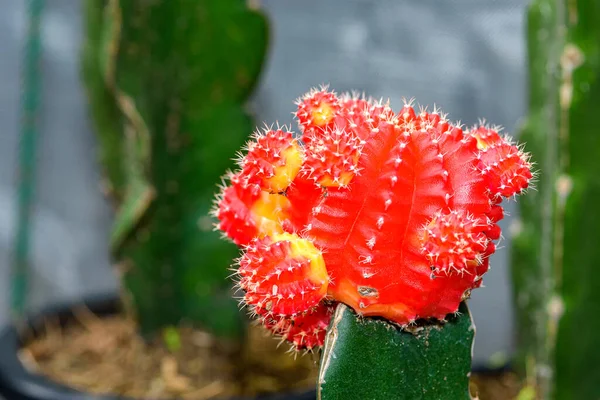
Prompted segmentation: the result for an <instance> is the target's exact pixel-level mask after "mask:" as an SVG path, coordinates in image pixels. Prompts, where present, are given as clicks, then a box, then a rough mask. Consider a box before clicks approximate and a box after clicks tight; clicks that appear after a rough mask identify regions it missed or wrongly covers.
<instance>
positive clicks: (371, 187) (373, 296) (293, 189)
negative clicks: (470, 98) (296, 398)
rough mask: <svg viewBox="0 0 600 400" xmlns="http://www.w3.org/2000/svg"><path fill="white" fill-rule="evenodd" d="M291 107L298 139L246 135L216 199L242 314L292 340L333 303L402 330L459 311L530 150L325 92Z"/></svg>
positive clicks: (490, 249)
mask: <svg viewBox="0 0 600 400" xmlns="http://www.w3.org/2000/svg"><path fill="white" fill-rule="evenodd" d="M296 116H297V119H298V122H299V125H300V128H301V131H302V134H303V135H302V139H301V141H295V140H294V139H293V136H292V134H291V133H290V132H282V131H272V132H269V133H267V134H266V135H265V136H261V137H258V138H256V144H254V145H252V144H251V145H249V146H248V155H247V156H245V158H244V159H243V160H242V163H241V167H242V171H240V172H239V173H238V174H236V175H234V176H233V177H232V179H231V187H230V188H227V189H226V190H225V192H224V195H223V196H222V197H221V199H220V201H219V210H218V212H217V217H218V218H219V220H220V223H219V225H218V226H219V228H221V229H222V230H224V231H225V233H226V234H227V235H228V236H230V237H234V241H236V243H238V244H242V245H248V246H247V248H246V249H245V254H244V256H242V258H241V262H240V267H239V275H240V282H239V284H240V286H241V288H242V289H243V290H244V292H245V295H244V296H245V297H244V301H245V302H246V303H247V304H248V305H249V306H250V308H251V309H252V311H253V312H254V313H255V314H256V315H258V316H259V318H260V320H261V321H262V323H263V324H264V325H265V326H267V328H269V329H271V330H272V331H273V332H274V333H276V334H278V335H280V336H282V337H283V338H284V339H286V340H288V341H291V342H292V343H294V346H295V347H296V348H298V349H300V348H313V347H315V346H319V345H321V344H322V343H323V338H324V334H325V329H326V326H327V323H328V322H329V318H330V316H331V310H332V308H333V307H334V306H335V304H336V302H342V303H345V304H347V305H349V306H350V307H352V308H353V309H354V310H355V311H356V312H357V313H359V314H361V315H365V316H378V317H384V318H386V319H388V320H390V321H392V322H395V323H397V324H400V325H404V324H409V323H411V322H414V321H415V320H416V319H418V318H438V319H443V318H445V316H446V315H447V314H449V313H453V312H456V311H457V309H458V306H459V304H460V302H461V301H463V300H464V299H465V298H467V297H468V296H469V295H470V293H471V290H472V289H474V288H477V287H479V286H480V285H481V283H482V276H483V275H484V274H485V273H486V272H487V270H488V269H489V257H490V256H491V255H492V254H493V253H494V251H495V250H496V247H495V244H494V242H493V241H494V240H497V239H499V238H500V237H501V231H500V227H499V225H498V222H499V221H500V220H501V219H502V218H503V216H504V215H503V210H502V207H501V201H502V197H508V196H512V195H515V194H519V193H520V192H521V191H522V190H523V189H525V188H526V187H527V186H528V185H529V182H530V180H531V178H532V173H531V170H530V169H531V164H530V163H529V161H528V156H527V155H526V154H525V153H523V151H522V150H521V149H520V148H518V147H517V146H514V145H513V144H511V143H510V142H509V141H508V140H507V139H505V138H502V137H500V135H498V133H497V131H496V130H493V129H489V128H485V127H482V128H477V129H474V130H471V131H468V132H464V131H463V130H462V129H461V128H460V127H458V126H456V125H453V124H452V123H451V122H449V121H448V120H447V119H446V116H445V115H444V114H442V113H440V112H438V111H433V112H427V111H425V110H420V111H419V112H415V109H414V108H413V107H412V106H411V105H410V104H405V105H404V107H403V108H401V109H400V111H399V112H398V113H394V112H393V111H392V109H391V108H390V106H389V105H388V104H387V103H382V102H376V101H373V100H371V99H365V98H363V97H358V96H350V95H346V94H344V95H341V96H340V97H338V96H336V95H335V93H333V92H327V91H326V90H324V89H323V90H320V91H311V92H310V93H308V94H307V95H306V96H304V97H303V98H302V99H301V100H300V102H299V104H298V111H297V113H296ZM301 146H302V147H301ZM266 148H269V149H274V150H269V151H267V150H266Z"/></svg>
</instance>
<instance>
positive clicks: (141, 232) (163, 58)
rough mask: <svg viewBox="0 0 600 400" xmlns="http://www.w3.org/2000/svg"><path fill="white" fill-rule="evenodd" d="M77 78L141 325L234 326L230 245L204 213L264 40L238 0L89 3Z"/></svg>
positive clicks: (240, 128) (223, 329) (240, 122)
mask: <svg viewBox="0 0 600 400" xmlns="http://www.w3.org/2000/svg"><path fill="white" fill-rule="evenodd" d="M86 24H87V38H86V43H85V47H84V78H85V82H86V85H87V88H88V91H89V98H90V103H91V109H92V114H93V118H94V122H95V124H96V131H97V133H98V137H99V141H100V159H101V162H102V165H103V167H104V170H105V173H106V181H105V185H104V186H105V188H106V189H107V191H108V192H109V193H110V195H111V197H112V198H113V199H114V201H115V203H116V208H117V217H116V222H115V225H114V229H113V232H112V236H111V246H112V251H113V254H114V257H115V259H116V261H117V262H118V264H119V267H120V271H121V274H122V277H123V284H124V287H125V289H126V292H127V293H128V297H129V298H130V300H131V305H132V306H133V309H134V310H135V313H136V315H137V317H138V318H139V322H140V324H141V328H142V331H143V332H145V333H150V332H153V331H154V330H156V329H158V328H161V327H164V326H167V325H170V324H176V323H178V322H179V321H180V320H182V319H189V320H193V321H196V322H200V323H202V324H203V325H204V326H207V327H209V328H212V329H213V331H215V332H216V333H218V334H221V335H234V334H237V333H239V332H240V328H241V326H242V325H241V323H240V322H241V320H240V317H239V312H238V310H237V306H236V304H235V302H234V301H233V300H232V299H231V293H230V291H229V282H228V280H227V279H226V277H227V275H228V274H229V272H228V267H229V265H230V263H231V259H232V258H235V256H236V255H237V250H236V248H235V246H234V245H232V244H230V243H226V242H224V241H222V240H220V239H219V234H218V233H216V232H213V226H212V220H211V219H210V218H209V217H208V216H207V215H208V211H209V209H210V207H211V203H212V196H213V192H214V188H215V185H216V184H217V183H218V181H219V178H220V175H221V174H222V171H223V170H224V169H226V168H228V167H229V166H230V163H231V157H232V155H233V153H234V152H235V150H236V149H237V148H239V147H240V145H241V144H242V143H243V142H244V141H245V140H246V138H247V136H248V135H249V133H250V132H251V131H252V129H253V123H252V121H251V119H250V118H249V116H248V115H247V113H246V111H245V109H244V103H245V101H246V100H247V98H248V96H249V94H250V93H251V91H252V89H253V87H254V86H255V84H256V81H257V77H258V76H259V72H260V69H261V66H262V64H263V60H264V58H265V53H266V47H267V36H268V32H267V24H266V21H265V19H264V17H263V16H262V15H261V14H259V13H257V12H255V11H252V10H249V9H248V7H247V5H246V2H245V1H243V0H159V1H152V2H148V1H141V0H109V1H103V0H88V2H87V18H86Z"/></svg>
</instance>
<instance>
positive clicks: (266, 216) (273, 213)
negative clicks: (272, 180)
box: [251, 191, 289, 238]
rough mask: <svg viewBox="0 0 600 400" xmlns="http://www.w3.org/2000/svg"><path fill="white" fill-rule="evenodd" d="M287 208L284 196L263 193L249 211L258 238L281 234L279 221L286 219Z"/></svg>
mask: <svg viewBox="0 0 600 400" xmlns="http://www.w3.org/2000/svg"><path fill="white" fill-rule="evenodd" d="M288 207H289V201H288V199H287V198H286V197H285V196H283V195H280V194H276V193H275V194H271V193H268V192H265V191H263V192H262V193H261V196H260V198H259V199H258V200H257V201H256V203H254V205H253V206H252V209H251V212H252V217H253V220H254V221H255V223H256V228H257V230H258V236H259V237H261V238H263V237H265V236H274V235H277V234H280V233H283V228H282V227H281V221H283V220H285V219H286V218H287V212H286V210H287V208H288Z"/></svg>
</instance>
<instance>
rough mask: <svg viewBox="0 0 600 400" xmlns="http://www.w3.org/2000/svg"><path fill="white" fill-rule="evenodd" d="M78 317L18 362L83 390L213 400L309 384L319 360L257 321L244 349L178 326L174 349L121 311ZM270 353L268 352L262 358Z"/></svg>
mask: <svg viewBox="0 0 600 400" xmlns="http://www.w3.org/2000/svg"><path fill="white" fill-rule="evenodd" d="M76 315H77V321H76V322H74V323H71V324H67V325H66V326H64V327H60V326H59V325H58V324H57V323H52V322H51V321H48V322H47V324H46V327H45V329H44V332H43V333H42V334H41V335H38V337H36V338H34V339H33V340H32V341H30V342H29V343H27V344H26V346H25V347H23V348H22V349H21V351H20V354H19V356H20V358H21V360H22V362H23V363H24V365H25V366H26V367H27V368H28V369H29V370H31V371H32V372H36V373H40V374H42V375H46V376H47V377H49V378H51V379H52V380H55V381H58V382H62V383H63V384H66V385H68V386H71V387H74V388H77V389H79V390H82V391H86V392H92V393H98V394H112V395H119V396H126V397H131V398H144V399H161V400H166V399H174V398H177V399H194V400H205V399H219V398H227V397H230V396H240V395H245V396H252V395H256V394H261V393H271V392H277V391H285V390H295V389H298V390H300V389H308V388H310V387H311V386H314V382H315V380H316V376H317V365H318V360H317V358H316V356H314V355H313V354H310V353H309V354H306V355H298V356H296V357H294V356H293V355H291V354H289V352H288V350H289V346H287V347H286V345H285V344H283V345H281V346H278V345H279V342H278V341H277V340H275V339H274V338H273V337H272V336H271V335H269V333H268V332H267V331H266V330H265V329H264V328H262V327H260V326H252V327H251V328H250V330H249V333H248V339H247V340H248V343H247V345H246V346H244V348H245V350H242V351H240V350H239V349H236V348H235V347H233V346H231V344H228V343H225V342H223V341H218V340H215V339H214V338H213V337H212V336H211V335H209V334H208V333H206V332H203V331H200V330H195V329H192V328H190V327H185V326H183V327H180V328H178V333H179V343H180V344H179V346H178V347H179V350H173V349H172V348H171V349H169V348H168V347H167V346H166V344H165V342H164V341H163V340H162V339H161V338H158V339H157V340H154V341H152V342H146V341H144V340H143V339H142V338H141V337H140V336H139V335H137V332H136V324H135V322H134V321H133V320H132V319H130V318H127V317H126V316H124V315H115V316H110V317H102V318H99V317H97V316H95V315H94V314H92V313H91V312H90V311H88V310H79V311H78V312H77V313H76ZM265 355H268V356H265Z"/></svg>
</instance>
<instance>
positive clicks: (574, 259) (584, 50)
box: [512, 0, 600, 399]
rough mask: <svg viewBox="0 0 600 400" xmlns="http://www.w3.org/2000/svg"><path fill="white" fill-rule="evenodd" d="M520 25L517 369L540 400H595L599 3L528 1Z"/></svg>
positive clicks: (599, 276) (598, 372) (599, 295)
mask: <svg viewBox="0 0 600 400" xmlns="http://www.w3.org/2000/svg"><path fill="white" fill-rule="evenodd" d="M528 17H529V19H528V50H529V79H530V87H529V93H530V96H529V117H528V120H527V123H526V125H525V127H524V130H523V132H522V136H521V141H522V142H525V143H526V148H527V151H530V152H531V153H532V160H533V161H534V162H536V164H537V168H538V170H539V180H538V183H537V185H536V186H537V190H536V191H532V192H531V193H529V194H528V195H527V196H524V198H523V199H522V200H521V201H520V203H519V204H520V210H521V216H522V219H521V221H519V222H518V223H517V224H516V225H515V229H514V232H515V233H516V235H515V237H514V239H513V247H514V250H513V263H512V265H513V279H514V284H515V290H514V292H515V303H516V305H517V311H518V328H519V342H520V356H521V357H520V358H521V361H522V363H521V365H522V367H523V371H524V372H525V373H526V377H527V383H528V384H529V385H530V386H531V387H533V388H535V390H536V391H537V395H538V398H540V399H597V398H600V367H599V366H600V347H599V346H598V337H599V333H598V332H600V319H598V315H599V314H600V290H599V288H600V268H598V260H599V259H600V246H599V245H598V241H599V240H600V239H599V238H600V208H599V207H598V199H600V127H599V125H598V123H597V122H596V121H595V115H597V114H598V111H599V110H600V79H599V77H600V2H598V1H597V0H536V1H533V2H532V4H531V5H530V8H529V15H528Z"/></svg>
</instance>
